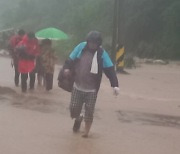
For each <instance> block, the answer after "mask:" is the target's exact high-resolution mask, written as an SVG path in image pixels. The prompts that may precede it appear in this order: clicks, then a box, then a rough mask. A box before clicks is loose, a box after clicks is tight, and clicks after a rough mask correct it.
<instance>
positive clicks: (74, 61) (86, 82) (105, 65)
mask: <svg viewBox="0 0 180 154" xmlns="http://www.w3.org/2000/svg"><path fill="white" fill-rule="evenodd" d="M101 44H102V37H101V34H100V33H99V32H97V31H91V32H90V33H89V34H88V35H87V38H86V42H82V43H80V44H79V45H77V46H76V47H75V49H74V50H73V51H72V53H71V54H70V56H69V59H68V60H67V61H66V62H65V64H64V66H63V68H64V75H65V76H68V75H69V74H70V70H71V69H72V67H74V71H75V82H74V86H73V90H72V95H71V103H70V113H71V117H72V118H75V122H74V126H73V131H74V132H77V131H78V130H79V129H80V125H81V122H82V119H84V121H85V133H84V134H83V137H88V134H89V131H90V128H91V125H92V122H93V113H94V108H95V104H96V99H97V94H98V91H99V88H100V83H101V78H102V73H103V72H104V73H105V74H106V76H107V77H108V78H109V80H110V83H111V86H112V87H113V91H114V94H115V95H118V91H119V88H118V87H119V85H118V79H117V76H116V73H115V70H114V66H113V63H112V61H111V59H110V57H109V55H108V53H107V52H106V51H105V50H104V49H103V48H102V47H101ZM83 104H84V105H85V115H84V116H82V115H81V110H82V107H83Z"/></svg>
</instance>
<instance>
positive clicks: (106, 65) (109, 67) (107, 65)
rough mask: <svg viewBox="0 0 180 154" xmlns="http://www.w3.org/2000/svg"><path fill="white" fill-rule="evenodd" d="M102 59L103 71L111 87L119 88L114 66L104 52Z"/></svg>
mask: <svg viewBox="0 0 180 154" xmlns="http://www.w3.org/2000/svg"><path fill="white" fill-rule="evenodd" d="M102 58H103V70H104V73H105V75H106V76H107V77H108V79H109V81H110V83H111V87H119V84H118V79H117V76H116V72H115V69H114V65H113V63H112V61H111V59H110V57H109V55H108V53H107V52H106V51H104V52H103V55H102Z"/></svg>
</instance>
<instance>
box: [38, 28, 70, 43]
mask: <svg viewBox="0 0 180 154" xmlns="http://www.w3.org/2000/svg"><path fill="white" fill-rule="evenodd" d="M36 37H37V38H38V39H51V40H67V39H68V36H67V34H65V33H64V32H63V31H61V30H59V29H56V28H46V29H42V30H40V31H38V32H37V33H36Z"/></svg>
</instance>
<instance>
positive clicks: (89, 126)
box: [82, 122, 92, 138]
mask: <svg viewBox="0 0 180 154" xmlns="http://www.w3.org/2000/svg"><path fill="white" fill-rule="evenodd" d="M91 126H92V122H85V132H84V134H83V135H82V137H84V138H87V137H88V135H89V131H90V129H91Z"/></svg>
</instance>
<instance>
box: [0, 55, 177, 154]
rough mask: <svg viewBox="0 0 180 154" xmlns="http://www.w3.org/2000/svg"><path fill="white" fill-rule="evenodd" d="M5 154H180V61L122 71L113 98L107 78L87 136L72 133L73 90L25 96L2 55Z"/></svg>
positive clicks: (1, 141) (0, 150)
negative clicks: (126, 71)
mask: <svg viewBox="0 0 180 154" xmlns="http://www.w3.org/2000/svg"><path fill="white" fill-rule="evenodd" d="M0 64H1V65H0V74H1V79H0V154H111V153H113V154H170V153H172V154H179V152H180V95H179V93H180V82H179V80H180V65H177V64H169V65H165V66H164V65H163V66H162V65H143V66H142V67H140V68H137V69H133V70H128V71H129V72H130V75H118V78H119V82H120V90H121V91H120V95H119V96H118V97H114V96H113V95H112V88H111V87H110V84H109V82H108V80H107V79H106V77H104V78H103V82H102V86H101V89H100V92H99V96H98V100H97V104H96V111H95V119H94V123H93V126H92V130H91V132H90V136H89V138H88V139H84V138H82V137H81V135H82V132H83V127H84V125H82V128H81V131H80V132H79V133H77V134H73V132H72V125H73V120H71V118H70V117H69V110H68V107H69V101H70V93H67V92H64V91H62V90H61V89H60V88H58V86H57V82H56V79H57V73H58V70H59V66H57V67H56V72H55V75H54V89H53V90H52V91H51V92H49V93H47V92H45V91H44V90H43V89H42V88H38V87H37V88H36V89H35V91H34V92H28V93H27V94H21V90H20V88H19V87H15V86H14V83H13V69H12V68H11V66H10V59H8V58H3V57H0Z"/></svg>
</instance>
